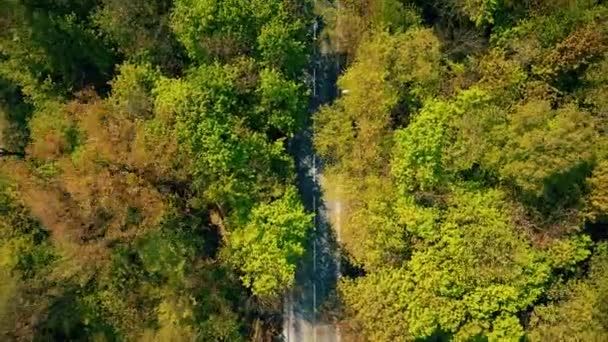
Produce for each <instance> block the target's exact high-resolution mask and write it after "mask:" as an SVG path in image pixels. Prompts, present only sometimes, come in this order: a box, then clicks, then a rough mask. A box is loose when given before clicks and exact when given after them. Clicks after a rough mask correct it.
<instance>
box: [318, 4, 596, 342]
mask: <svg viewBox="0 0 608 342" xmlns="http://www.w3.org/2000/svg"><path fill="white" fill-rule="evenodd" d="M414 3H415V4H417V5H418V6H419V8H420V10H419V12H418V13H420V15H421V19H420V21H419V22H418V23H416V24H414V25H412V26H409V27H408V28H406V29H405V30H403V31H402V30H399V29H395V26H393V25H392V24H388V25H386V26H384V28H385V29H384V30H382V29H378V27H379V26H378V25H370V24H368V23H369V22H368V21H367V18H368V16H369V15H370V14H371V13H377V12H375V11H377V9H379V8H387V7H384V5H386V6H388V2H382V1H366V2H355V1H345V2H344V4H343V6H342V2H341V7H342V8H334V9H329V10H326V13H324V15H326V16H327V21H328V27H329V28H328V35H329V37H330V41H331V40H332V39H333V40H334V42H336V41H337V42H339V43H340V44H342V43H343V42H346V41H348V42H349V44H350V45H349V46H348V50H347V49H344V47H343V50H340V51H341V52H346V53H347V54H348V65H347V68H346V70H345V71H344V74H343V75H342V76H341V77H340V79H339V80H338V85H339V86H340V87H341V89H343V90H344V91H343V93H342V94H341V96H340V97H339V98H338V99H337V100H336V101H335V102H334V103H333V104H332V105H329V106H326V107H323V108H322V109H321V110H320V111H319V112H318V113H317V114H316V117H315V129H316V136H315V146H316V148H317V151H318V152H319V154H320V155H321V157H322V158H323V159H324V162H325V164H324V165H326V167H325V170H324V175H323V176H324V183H323V189H324V191H325V193H326V196H328V197H329V198H331V200H332V201H339V202H340V204H341V205H342V211H341V212H340V213H336V214H335V215H339V216H340V217H339V218H334V221H335V222H337V221H338V220H339V222H340V223H341V233H342V234H341V245H342V247H343V249H344V252H345V254H346V255H347V259H348V262H349V263H350V264H353V265H356V266H360V267H361V268H362V269H361V270H360V272H349V273H347V274H345V275H343V277H342V280H341V282H340V285H339V291H338V292H339V293H338V296H339V299H340V300H341V303H342V307H341V309H342V313H343V316H342V317H341V318H342V321H343V323H344V324H345V325H347V326H349V327H350V328H351V329H353V330H354V331H355V334H358V335H363V336H364V337H363V339H364V340H370V341H393V340H396V341H412V340H426V339H428V340H463V341H464V340H466V341H469V340H489V341H504V340H507V341H509V340H513V341H520V340H532V341H546V340H564V341H568V340H572V341H574V340H590V341H594V340H597V341H600V340H604V339H605V323H606V319H605V317H604V316H605V315H604V313H603V311H602V310H604V308H603V302H604V301H605V298H604V297H606V296H605V294H604V293H603V285H601V284H600V283H602V280H601V279H600V278H601V277H603V275H602V274H603V273H602V272H603V271H602V266H601V265H602V263H603V257H604V254H605V246H604V245H605V244H604V241H603V240H604V239H605V237H606V235H605V231H604V230H605V229H604V228H605V222H606V205H605V203H606V201H605V197H606V194H605V190H604V188H605V186H604V185H603V184H605V183H606V182H605V181H604V178H605V171H606V170H605V168H606V165H605V164H606V162H605V160H606V137H605V133H606V106H605V101H604V98H605V95H606V94H607V93H606V86H605V84H606V80H607V79H606V71H607V70H606V65H607V64H606V56H607V55H606V41H607V40H606V39H607V37H608V36H607V32H608V31H606V29H607V26H606V18H607V16H606V13H607V12H606V7H605V5H602V4H598V3H597V2H594V1H576V2H568V3H565V2H555V1H535V2H515V1H468V0H466V1H459V0H458V1H457V0H453V1H452V0H450V1H424V2H423V1H415V2H414ZM395 6H396V7H399V5H395ZM388 8H391V7H388ZM395 12H397V10H395ZM340 20H343V22H341V23H340V22H339V21H340ZM380 26H381V25H380ZM428 27H433V28H434V31H430V30H429V29H428ZM406 37H407V38H406ZM376 39H377V40H376ZM472 40H475V41H472ZM459 42H460V43H462V44H464V45H466V46H471V47H474V48H467V47H464V48H461V49H459V50H458V51H456V52H455V51H454V48H455V45H457V44H459ZM334 44H335V43H334ZM467 44H470V45H467ZM349 271H350V270H349ZM584 322H589V325H588V326H587V327H586V326H585V323H584Z"/></svg>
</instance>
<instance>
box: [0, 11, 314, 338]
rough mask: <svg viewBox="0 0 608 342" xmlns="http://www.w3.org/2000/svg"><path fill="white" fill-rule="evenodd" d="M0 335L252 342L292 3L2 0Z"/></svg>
mask: <svg viewBox="0 0 608 342" xmlns="http://www.w3.org/2000/svg"><path fill="white" fill-rule="evenodd" d="M0 11H1V12H0V26H1V29H0V112H1V113H2V127H1V129H2V133H1V134H2V135H1V137H2V141H1V142H2V148H3V159H2V161H1V164H0V216H1V217H0V273H1V275H0V336H2V337H0V339H2V340H20V341H32V340H34V341H67V340H95V341H103V340H107V341H114V340H125V341H136V340H138V341H193V340H197V341H241V340H243V341H244V340H251V339H254V340H260V341H261V340H269V339H270V338H271V337H272V336H274V335H278V334H279V333H280V331H277V327H280V325H281V310H282V306H281V300H282V295H283V293H284V292H285V290H286V289H288V288H289V287H290V286H291V285H292V283H293V281H294V272H295V266H296V263H297V261H298V260H299V258H300V256H302V254H303V253H304V242H305V240H306V239H307V236H308V232H309V230H310V228H311V224H312V216H311V215H310V214H309V213H307V212H306V211H305V209H304V206H303V204H302V203H301V201H300V199H299V195H298V193H297V191H296V189H295V185H294V180H295V171H294V162H293V158H292V157H291V156H290V155H289V154H288V153H287V152H286V147H287V143H288V141H289V139H290V138H291V137H292V136H293V135H294V134H295V132H296V131H298V130H299V129H301V128H302V124H303V122H304V115H305V114H306V110H307V106H308V90H307V87H306V86H305V84H304V82H303V70H304V67H305V66H306V65H307V63H308V54H309V51H310V42H309V37H308V35H307V29H308V26H309V23H310V19H311V14H312V7H311V4H310V3H309V2H308V1H281V0H275V1H268V0H263V1H261V0H260V1H250V0H234V1H192V0H176V1H165V0H154V1H147V0H136V1H114V0H101V1H16V0H2V1H0Z"/></svg>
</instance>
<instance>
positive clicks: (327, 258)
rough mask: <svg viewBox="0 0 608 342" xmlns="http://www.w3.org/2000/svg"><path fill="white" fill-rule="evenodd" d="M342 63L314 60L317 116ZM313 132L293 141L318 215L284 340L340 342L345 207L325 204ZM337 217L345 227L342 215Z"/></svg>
mask: <svg viewBox="0 0 608 342" xmlns="http://www.w3.org/2000/svg"><path fill="white" fill-rule="evenodd" d="M317 27H318V26H317V25H316V24H315V27H314V28H313V29H314V31H315V32H314V34H315V37H316V33H317V32H316V31H317ZM338 61H339V59H337V57H335V56H333V55H331V54H321V53H317V52H315V54H314V55H313V60H312V62H313V63H312V65H311V79H312V80H311V91H312V100H311V105H310V111H309V112H310V114H311V115H314V113H315V112H316V111H317V110H318V108H319V107H320V106H321V105H323V104H325V103H329V102H331V101H332V100H333V99H334V98H335V97H336V95H337V87H336V81H337V77H338V74H339V69H340V66H339V63H338ZM310 121H312V120H310ZM308 127H309V128H308V129H306V130H304V131H302V132H300V133H299V134H298V135H297V136H296V137H295V138H294V139H293V141H292V143H291V152H292V154H293V155H294V156H295V159H296V169H297V173H298V188H299V190H300V194H301V196H302V199H303V201H304V204H305V205H306V207H307V209H308V210H310V211H311V212H314V213H315V221H314V231H313V233H312V234H311V237H310V240H309V242H308V248H307V253H306V255H305V257H304V258H303V259H302V262H301V263H300V265H299V266H298V269H297V271H296V284H295V286H294V288H293V290H292V291H290V293H289V294H288V295H287V297H286V298H285V300H284V303H285V304H284V310H283V311H284V321H283V336H282V337H283V341H286V342H334V341H335V342H339V341H340V331H339V328H338V327H337V326H336V325H335V324H333V323H332V322H331V321H330V320H329V319H328V315H326V310H327V309H328V308H329V307H330V303H329V300H330V299H331V298H330V295H331V294H332V292H333V291H334V290H335V286H336V283H337V280H338V278H339V272H340V265H339V260H340V258H339V255H338V252H337V251H338V249H337V248H336V246H337V240H338V239H337V237H336V236H339V227H332V226H331V225H330V223H329V222H330V219H329V217H330V214H331V215H336V214H339V211H340V207H341V206H340V203H339V202H330V201H324V199H323V193H322V190H321V187H320V182H319V180H320V176H321V172H322V169H323V168H322V164H321V163H320V160H319V158H318V157H317V156H316V154H315V151H314V148H313V144H312V139H313V136H314V131H313V128H312V125H311V124H310V125H308ZM337 217H338V219H337V221H336V222H337V225H339V215H338V216H337Z"/></svg>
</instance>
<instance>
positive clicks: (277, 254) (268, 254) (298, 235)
mask: <svg viewBox="0 0 608 342" xmlns="http://www.w3.org/2000/svg"><path fill="white" fill-rule="evenodd" d="M311 224H312V216H311V215H310V214H307V213H306V212H305V211H304V207H303V206H302V204H301V203H300V202H299V200H298V198H297V194H296V190H295V189H293V188H291V189H289V190H287V191H286V193H285V194H284V195H283V197H281V198H279V199H277V200H275V201H273V202H271V203H268V204H261V205H259V206H257V207H255V208H253V210H252V211H251V218H250V219H249V222H248V223H247V225H246V226H245V227H243V228H242V229H239V230H236V231H234V232H233V233H232V234H231V236H230V240H231V246H230V248H231V249H232V250H233V252H232V253H231V255H232V256H231V258H233V259H234V261H233V262H234V263H235V265H236V267H237V268H238V269H239V270H240V271H241V272H242V273H243V275H242V276H241V280H242V281H243V284H244V285H245V286H247V287H250V288H251V290H252V291H253V293H254V294H255V295H258V296H262V297H265V296H275V295H277V294H279V293H280V292H281V291H283V290H284V289H286V288H289V287H290V286H291V285H292V284H293V281H294V277H295V269H296V264H295V261H296V260H298V259H299V258H300V257H301V256H302V255H303V254H304V242H305V238H306V235H307V232H308V230H309V229H310V228H311Z"/></svg>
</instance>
